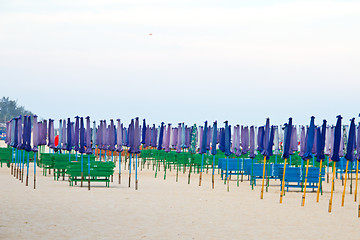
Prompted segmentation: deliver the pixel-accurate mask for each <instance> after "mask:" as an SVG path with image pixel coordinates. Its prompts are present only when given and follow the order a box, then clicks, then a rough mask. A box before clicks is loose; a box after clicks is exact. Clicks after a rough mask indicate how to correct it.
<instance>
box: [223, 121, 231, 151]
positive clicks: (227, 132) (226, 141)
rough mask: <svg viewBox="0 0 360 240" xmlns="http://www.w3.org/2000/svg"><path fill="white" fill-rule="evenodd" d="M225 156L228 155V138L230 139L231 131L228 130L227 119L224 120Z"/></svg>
mask: <svg viewBox="0 0 360 240" xmlns="http://www.w3.org/2000/svg"><path fill="white" fill-rule="evenodd" d="M224 136H225V156H230V155H231V151H230V144H231V143H230V139H231V132H230V126H229V125H228V121H225V134H224Z"/></svg>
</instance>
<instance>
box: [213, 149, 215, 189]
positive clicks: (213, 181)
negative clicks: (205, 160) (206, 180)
mask: <svg viewBox="0 0 360 240" xmlns="http://www.w3.org/2000/svg"><path fill="white" fill-rule="evenodd" d="M214 173H215V155H214V156H213V163H212V188H213V189H214V187H215V179H214Z"/></svg>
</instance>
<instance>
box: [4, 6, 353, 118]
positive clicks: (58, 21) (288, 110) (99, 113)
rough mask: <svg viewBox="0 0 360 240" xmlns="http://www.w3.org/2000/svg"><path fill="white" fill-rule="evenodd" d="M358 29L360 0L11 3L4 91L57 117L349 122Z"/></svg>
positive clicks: (6, 31) (6, 26)
mask: <svg viewBox="0 0 360 240" xmlns="http://www.w3.org/2000/svg"><path fill="white" fill-rule="evenodd" d="M359 29H360V1H316V0H311V1H289V0H277V1H268V0H263V1H259V0H254V1H248V0H237V1H236V0H234V1H230V0H222V1H212V0H206V1H205V0H199V1H195V0H191V1H190V0H179V1H176V0H173V1H170V0H158V1H151V0H141V1H136V0H123V1H121V0H81V1H79V0H78V1H76V0H74V1H65V0H43V1H40V0H37V1H36V0H34V1H28V0H7V1H6V0H0V82H1V86H0V97H1V96H9V97H10V98H12V99H17V100H18V103H19V104H20V105H24V106H25V108H27V109H29V110H31V111H33V112H35V113H37V114H38V115H40V116H41V117H43V118H50V117H51V118H55V119H56V120H58V119H59V118H65V117H66V118H67V117H74V116H76V115H82V116H87V115H90V116H91V117H92V119H96V120H98V119H109V118H114V119H116V118H121V119H122V120H123V121H124V122H125V123H128V122H129V121H130V119H131V118H133V117H136V116H139V117H140V118H144V117H145V118H146V119H147V121H148V122H149V123H156V124H158V123H160V122H161V121H164V122H171V123H173V124H177V123H178V122H183V121H184V122H185V123H187V124H192V123H194V122H196V123H202V122H203V121H205V120H208V121H209V122H212V121H214V120H218V121H219V122H222V121H224V120H229V121H230V123H231V124H247V125H250V124H256V125H258V124H264V123H265V118H266V117H270V119H271V122H272V123H273V124H282V123H284V122H286V121H287V120H288V117H290V116H291V117H293V118H294V123H295V124H308V123H309V122H310V116H312V115H314V116H315V117H316V123H317V124H321V123H322V119H323V118H326V119H327V120H328V121H329V123H330V124H335V122H336V118H335V117H336V115H338V114H342V115H343V116H344V123H348V120H349V119H350V118H351V117H357V115H358V113H359V108H358V107H357V106H358V104H359V103H360V101H359V100H360V97H359V96H360V95H359V93H358V92H359V89H360V31H359ZM149 33H152V36H150V35H149Z"/></svg>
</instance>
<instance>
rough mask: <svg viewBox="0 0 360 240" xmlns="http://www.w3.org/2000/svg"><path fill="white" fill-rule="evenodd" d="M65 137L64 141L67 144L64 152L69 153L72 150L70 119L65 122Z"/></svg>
mask: <svg viewBox="0 0 360 240" xmlns="http://www.w3.org/2000/svg"><path fill="white" fill-rule="evenodd" d="M66 130H67V137H66V140H67V144H66V150H68V151H71V150H72V143H71V140H72V137H71V135H72V134H71V122H70V118H68V121H67V128H66Z"/></svg>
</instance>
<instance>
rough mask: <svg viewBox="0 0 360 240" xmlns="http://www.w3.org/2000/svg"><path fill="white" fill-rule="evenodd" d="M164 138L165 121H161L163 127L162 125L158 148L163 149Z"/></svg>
mask: <svg viewBox="0 0 360 240" xmlns="http://www.w3.org/2000/svg"><path fill="white" fill-rule="evenodd" d="M163 138H164V122H162V123H161V127H160V135H159V143H158V146H157V149H158V150H161V149H162V144H163Z"/></svg>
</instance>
